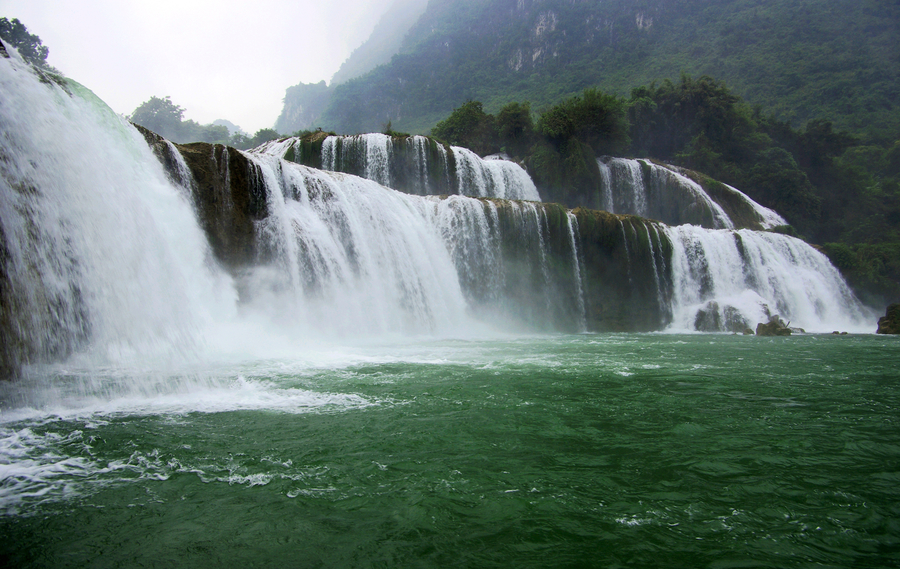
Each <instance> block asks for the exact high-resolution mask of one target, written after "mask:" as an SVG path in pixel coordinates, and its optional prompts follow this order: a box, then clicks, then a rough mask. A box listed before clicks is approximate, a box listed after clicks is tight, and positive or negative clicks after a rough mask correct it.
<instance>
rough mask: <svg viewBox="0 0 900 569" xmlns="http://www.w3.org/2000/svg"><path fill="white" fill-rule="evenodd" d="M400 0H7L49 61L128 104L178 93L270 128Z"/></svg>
mask: <svg viewBox="0 0 900 569" xmlns="http://www.w3.org/2000/svg"><path fill="white" fill-rule="evenodd" d="M392 4H393V0H377V1H370V0H342V1H341V2H337V1H335V0H317V1H313V0H299V1H297V2H290V3H285V2H278V1H276V0H260V1H259V2H254V3H253V5H252V9H249V7H248V5H247V4H246V3H243V2H236V1H234V0H224V1H222V0H217V1H215V2H213V1H210V0H198V1H191V2H184V1H175V0H160V1H159V2H154V3H152V4H147V3H137V2H125V3H123V2H116V1H114V0H78V1H75V0H53V1H51V0H7V1H5V2H4V3H3V7H2V10H0V17H7V18H10V19H12V18H18V19H19V20H20V21H21V22H22V23H23V24H25V25H26V26H27V27H28V30H29V32H30V33H32V34H36V35H38V36H39V37H40V38H41V39H42V41H43V43H44V45H46V46H48V47H49V48H50V56H49V58H48V63H50V65H53V66H54V67H56V68H57V69H59V70H60V71H62V72H63V73H65V74H66V75H67V76H69V77H71V78H72V79H75V80H76V81H78V82H80V83H82V84H84V85H87V86H89V87H90V88H91V89H92V90H93V91H94V92H95V93H96V94H97V95H98V96H99V97H100V98H101V99H103V100H104V101H105V102H106V103H107V104H109V105H110V106H111V107H112V108H113V110H115V111H116V112H117V113H120V114H125V115H127V114H130V113H131V112H132V111H133V110H134V109H135V108H136V107H137V106H138V105H140V104H141V103H142V102H144V101H146V100H148V99H149V98H150V97H151V96H158V97H163V96H167V95H168V96H171V97H172V100H173V102H175V103H176V104H178V105H180V106H181V107H183V108H185V109H186V113H185V117H184V118H185V119H192V120H195V121H197V122H198V123H201V124H207V123H211V122H212V121H214V120H216V119H227V120H229V121H231V122H233V123H235V124H237V125H239V126H240V127H241V128H243V129H244V130H245V131H247V132H255V131H256V130H258V129H261V128H269V127H271V126H272V125H273V124H274V123H275V119H276V117H277V116H278V113H279V111H280V109H281V101H282V98H283V97H284V92H285V89H286V88H287V87H289V86H290V85H294V84H296V83H299V82H306V83H310V82H318V81H322V80H325V81H328V80H329V79H330V78H331V76H332V75H333V74H334V73H335V72H336V71H337V70H338V69H339V68H340V66H341V63H342V62H343V61H344V60H345V59H347V57H348V56H349V55H350V53H351V52H352V51H353V50H354V49H355V48H357V47H358V46H360V45H361V44H362V43H363V42H364V41H365V40H366V39H367V38H368V37H369V35H370V34H371V32H372V30H373V28H374V27H375V25H376V23H378V21H379V18H380V17H381V15H382V14H383V13H384V12H385V11H387V9H388V8H389V7H390V6H391V5H392Z"/></svg>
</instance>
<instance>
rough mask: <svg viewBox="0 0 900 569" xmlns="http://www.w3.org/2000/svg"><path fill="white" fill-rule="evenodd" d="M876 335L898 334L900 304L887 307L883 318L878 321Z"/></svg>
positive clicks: (899, 327)
mask: <svg viewBox="0 0 900 569" xmlns="http://www.w3.org/2000/svg"><path fill="white" fill-rule="evenodd" d="M877 333H878V334H900V303H896V304H892V305H890V306H888V307H887V312H886V313H885V315H884V316H882V317H881V318H879V319H878V332H877Z"/></svg>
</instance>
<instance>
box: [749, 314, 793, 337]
mask: <svg viewBox="0 0 900 569" xmlns="http://www.w3.org/2000/svg"><path fill="white" fill-rule="evenodd" d="M791 333H792V330H791V328H790V327H789V326H788V324H785V323H784V320H782V319H781V318H779V317H778V316H773V317H772V318H771V319H770V320H769V322H768V323H767V324H763V323H762V322H760V323H759V324H757V325H756V335H757V336H790V335H791Z"/></svg>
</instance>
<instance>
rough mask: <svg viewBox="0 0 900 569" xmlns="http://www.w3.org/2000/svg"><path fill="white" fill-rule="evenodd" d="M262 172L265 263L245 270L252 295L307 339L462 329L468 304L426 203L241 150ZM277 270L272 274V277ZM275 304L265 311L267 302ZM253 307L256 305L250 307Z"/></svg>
mask: <svg viewBox="0 0 900 569" xmlns="http://www.w3.org/2000/svg"><path fill="white" fill-rule="evenodd" d="M246 156H247V157H248V158H249V159H250V160H252V161H253V162H254V163H255V164H256V165H257V166H258V167H259V168H260V170H261V171H262V172H263V176H264V179H265V184H266V188H267V191H268V201H269V204H270V211H271V214H270V216H269V217H268V218H267V219H266V220H265V221H264V222H263V223H262V224H261V225H260V227H259V232H260V235H261V238H262V239H261V241H262V243H261V247H262V248H263V249H264V250H266V251H267V253H266V257H268V258H269V259H271V264H269V265H268V266H265V265H264V266H262V267H258V268H255V269H253V270H251V271H250V272H249V277H248V278H250V279H251V280H252V284H250V285H247V286H248V287H249V288H250V289H251V290H253V291H254V292H253V294H254V296H256V297H257V298H258V299H260V298H261V299H264V302H265V303H267V304H270V306H269V309H270V310H271V309H275V310H278V311H279V312H283V311H285V308H286V306H287V307H293V308H288V310H287V314H290V315H291V318H294V319H296V320H297V321H299V322H302V323H304V324H305V325H306V326H307V327H308V331H309V332H310V333H315V332H316V331H317V330H318V331H319V333H323V332H324V333H326V334H327V333H329V332H336V333H340V334H349V333H353V334H354V335H358V334H361V335H364V336H365V335H374V334H385V333H422V332H426V333H430V332H441V331H443V332H445V333H446V332H452V331H454V330H456V331H459V330H460V326H461V325H462V324H463V323H464V322H465V321H466V320H465V313H466V310H465V309H466V305H465V300H464V298H463V295H462V292H461V290H460V287H459V280H458V277H457V272H456V269H455V267H454V265H453V263H452V262H451V258H450V255H449V254H448V252H447V248H446V247H445V245H444V241H443V240H442V238H441V235H440V234H439V233H438V231H437V230H436V228H434V227H433V226H431V225H429V224H428V223H427V222H426V207H427V205H428V202H425V201H423V200H422V199H421V198H417V197H415V196H410V195H407V194H403V193H400V192H395V191H392V190H387V189H385V188H383V187H381V186H380V185H378V184H376V183H374V182H372V181H369V180H365V179H362V178H357V177H355V176H348V175H344V174H333V173H329V172H322V171H318V170H313V169H311V168H307V167H305V166H300V165H297V164H291V163H287V162H284V161H282V160H279V159H277V158H275V157H272V156H260V155H253V154H246ZM273 270H274V273H273ZM273 301H274V304H275V306H274V307H273V306H271V304H273ZM256 304H257V305H259V301H258V300H257V301H256Z"/></svg>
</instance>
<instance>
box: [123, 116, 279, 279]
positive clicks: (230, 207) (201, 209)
mask: <svg viewBox="0 0 900 569" xmlns="http://www.w3.org/2000/svg"><path fill="white" fill-rule="evenodd" d="M134 126H135V127H136V128H137V129H138V131H139V132H140V133H141V134H142V135H143V136H144V139H145V140H146V141H147V144H149V145H150V148H151V149H152V150H153V152H154V154H156V156H157V158H159V160H160V162H161V163H162V165H163V167H164V168H165V170H166V172H167V173H168V175H169V177H170V178H171V179H172V181H173V182H175V183H177V184H179V185H181V186H183V187H185V188H189V189H190V192H191V197H192V199H193V202H194V208H195V210H196V211H197V217H198V219H199V221H200V226H201V227H202V228H203V230H204V232H206V235H207V237H208V238H209V243H210V246H211V247H212V249H213V253H214V254H215V256H216V258H217V259H218V260H219V262H220V263H222V264H223V265H224V266H225V267H226V268H228V269H231V270H236V269H239V268H241V267H244V266H247V265H249V264H252V263H254V262H255V261H257V260H258V259H257V246H256V229H255V227H254V222H256V221H259V220H261V219H264V218H265V217H266V216H267V215H268V207H267V200H266V188H265V183H264V181H263V180H262V175H261V173H260V172H259V171H258V170H257V168H256V167H255V166H254V165H253V163H252V162H250V161H249V160H248V159H247V158H246V156H244V155H243V154H242V153H241V152H240V151H239V150H235V149H234V148H229V147H227V146H222V145H221V144H209V143H206V142H193V143H190V144H174V143H167V141H166V140H165V139H164V138H163V137H161V136H159V135H158V134H156V133H154V132H152V131H150V130H147V129H146V128H144V127H142V126H139V125H134ZM178 155H180V156H178ZM179 159H181V160H183V161H184V164H185V165H186V166H187V169H188V170H189V172H183V171H182V170H181V168H179Z"/></svg>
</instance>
